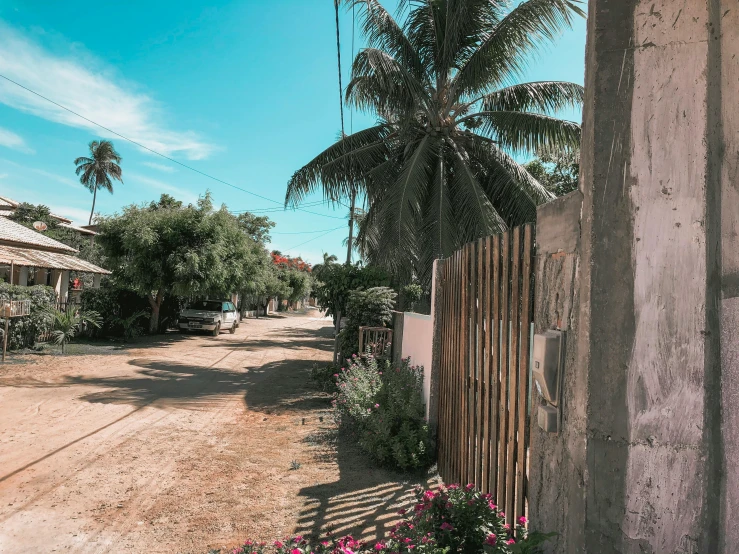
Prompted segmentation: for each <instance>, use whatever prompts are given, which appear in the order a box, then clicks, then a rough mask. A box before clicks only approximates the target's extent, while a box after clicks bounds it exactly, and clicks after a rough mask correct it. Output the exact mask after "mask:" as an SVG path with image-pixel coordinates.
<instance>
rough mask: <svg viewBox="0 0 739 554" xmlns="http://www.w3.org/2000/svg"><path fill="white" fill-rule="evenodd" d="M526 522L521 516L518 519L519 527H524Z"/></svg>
mask: <svg viewBox="0 0 739 554" xmlns="http://www.w3.org/2000/svg"><path fill="white" fill-rule="evenodd" d="M527 521H528V520H527V519H526V518H525V517H523V516H521V517H519V518H518V523H520V524H521V525H526V522H527Z"/></svg>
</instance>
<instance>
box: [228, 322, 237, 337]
mask: <svg viewBox="0 0 739 554" xmlns="http://www.w3.org/2000/svg"><path fill="white" fill-rule="evenodd" d="M238 327H239V326H238V325H237V324H236V322H235V321H234V322H233V324H232V325H231V328H230V329H229V330H228V332H229V333H231V334H232V335H233V334H234V333H235V332H236V329H237V328H238Z"/></svg>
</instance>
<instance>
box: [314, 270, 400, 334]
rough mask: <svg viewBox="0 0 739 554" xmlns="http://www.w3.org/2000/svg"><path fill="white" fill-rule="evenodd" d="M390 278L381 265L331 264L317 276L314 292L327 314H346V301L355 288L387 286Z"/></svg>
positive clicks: (334, 316)
mask: <svg viewBox="0 0 739 554" xmlns="http://www.w3.org/2000/svg"><path fill="white" fill-rule="evenodd" d="M389 284H390V278H389V276H388V274H387V272H386V271H385V270H384V269H382V268H381V267H376V266H363V265H362V264H361V263H359V262H357V263H356V264H329V265H326V266H324V267H323V269H322V270H321V272H320V274H319V275H317V276H316V282H315V284H314V293H315V296H316V300H317V301H318V305H319V306H320V307H321V309H323V310H326V315H330V316H333V318H334V325H336V314H337V313H342V314H346V302H347V300H348V299H349V294H350V293H351V291H354V290H362V289H367V288H370V287H380V286H387V285H389Z"/></svg>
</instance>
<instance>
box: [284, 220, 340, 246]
mask: <svg viewBox="0 0 739 554" xmlns="http://www.w3.org/2000/svg"><path fill="white" fill-rule="evenodd" d="M343 228H344V226H343V225H342V226H341V227H336V228H335V229H330V230H328V231H326V232H325V233H323V234H322V235H318V236H317V237H313V238H312V239H309V240H307V241H305V242H301V243H300V244H296V245H295V246H291V247H290V248H288V249H287V250H282V252H290V250H295V249H296V248H300V247H301V246H303V245H304V244H308V243H309V242H313V241H314V240H318V239H320V238H322V237H325V236H326V235H328V234H329V233H333V232H334V231H338V230H339V229H343Z"/></svg>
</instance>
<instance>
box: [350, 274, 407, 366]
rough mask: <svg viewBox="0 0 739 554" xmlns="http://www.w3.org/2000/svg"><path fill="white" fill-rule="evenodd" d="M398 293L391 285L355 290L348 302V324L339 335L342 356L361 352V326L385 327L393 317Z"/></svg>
mask: <svg viewBox="0 0 739 554" xmlns="http://www.w3.org/2000/svg"><path fill="white" fill-rule="evenodd" d="M397 296H398V295H397V293H396V292H395V291H394V290H393V289H391V288H389V287H371V288H368V289H367V290H353V291H351V292H350V293H349V299H348V300H347V302H346V312H345V313H346V326H345V327H344V329H342V330H341V334H340V335H339V345H340V349H341V356H342V358H344V359H345V358H348V357H349V356H351V355H352V354H364V352H359V327H360V326H366V327H384V326H386V325H387V324H388V323H390V322H391V321H392V319H393V308H395V299H396V297H397Z"/></svg>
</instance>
